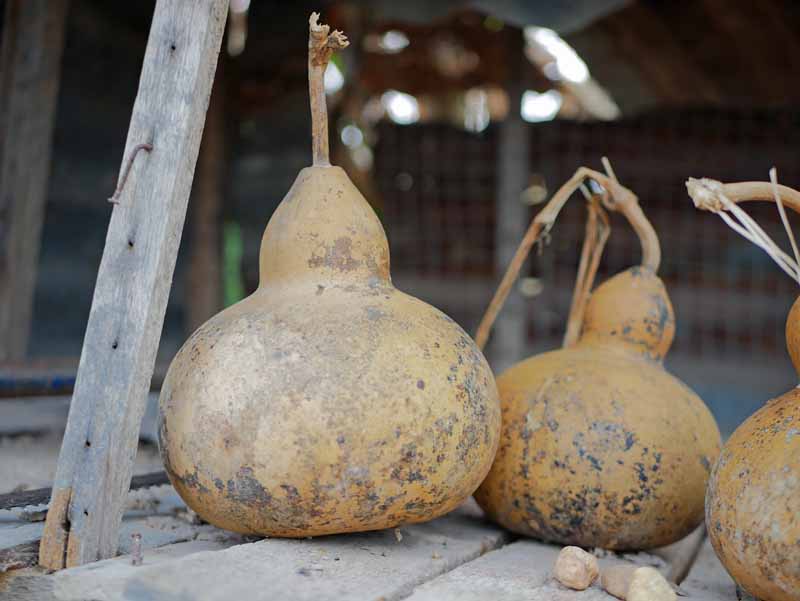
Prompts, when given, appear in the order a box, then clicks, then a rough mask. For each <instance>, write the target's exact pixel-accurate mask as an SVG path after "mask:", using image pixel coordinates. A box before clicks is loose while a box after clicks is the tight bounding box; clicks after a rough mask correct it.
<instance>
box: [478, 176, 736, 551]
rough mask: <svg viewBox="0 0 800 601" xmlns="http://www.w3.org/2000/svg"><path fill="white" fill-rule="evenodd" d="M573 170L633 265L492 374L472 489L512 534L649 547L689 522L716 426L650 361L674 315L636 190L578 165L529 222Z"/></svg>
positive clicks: (712, 455)
mask: <svg viewBox="0 0 800 601" xmlns="http://www.w3.org/2000/svg"><path fill="white" fill-rule="evenodd" d="M586 177H589V178H591V179H593V180H595V181H596V182H599V183H601V184H602V186H603V187H604V188H605V190H606V191H607V192H608V193H609V194H610V199H609V202H610V206H612V208H615V209H617V210H620V211H622V212H623V213H624V214H625V215H626V217H627V218H628V219H629V221H630V222H631V223H632V225H633V226H634V228H635V229H636V231H637V233H638V234H639V236H640V239H641V240H642V246H643V255H644V256H643V260H642V265H640V266H637V267H633V268H630V269H628V270H626V271H624V272H622V273H620V274H617V275H616V276H614V277H612V278H611V279H609V280H608V281H606V282H605V283H603V284H602V285H600V286H599V287H598V288H597V289H596V290H594V292H593V293H592V294H591V297H590V298H589V300H588V304H587V305H586V308H585V320H584V322H583V329H582V332H580V336H579V337H578V339H577V341H576V343H575V344H574V345H572V346H569V347H567V348H563V349H560V350H556V351H552V352H547V353H543V354H541V355H537V356H534V357H530V358H529V359H526V360H524V361H522V362H520V363H518V364H516V365H514V366H512V367H511V368H510V369H508V370H507V371H505V372H504V373H503V374H501V375H500V376H499V377H498V380H497V383H498V388H499V390H500V399H501V406H502V411H503V428H502V434H501V439H500V447H499V449H498V452H497V457H496V458H495V461H494V464H493V466H492V469H491V470H490V472H489V475H488V476H487V477H486V480H485V481H484V482H483V483H482V484H481V486H480V488H479V489H478V491H477V493H476V495H475V497H476V499H477V501H478V503H479V504H480V505H481V507H483V509H484V510H485V511H486V512H487V513H488V515H489V516H490V517H491V518H492V519H493V520H494V521H496V522H498V523H499V524H501V525H503V526H505V527H506V528H508V529H510V530H512V531H514V532H518V533H520V534H525V535H529V536H534V537H537V538H541V539H544V540H548V541H554V542H558V543H561V544H568V545H577V546H581V547H603V548H608V549H643V548H650V547H657V546H661V545H666V544H669V543H672V542H674V541H676V540H678V539H680V538H682V537H683V536H685V535H686V534H688V533H689V532H690V531H691V530H692V529H693V528H695V527H696V526H697V525H698V524H700V523H701V522H702V520H703V497H704V492H705V487H706V482H707V479H708V475H709V471H710V469H711V466H712V465H713V463H714V461H715V460H716V458H717V454H718V452H719V447H720V435H719V431H718V429H717V426H716V423H715V421H714V419H713V417H712V416H711V414H710V412H709V411H708V409H707V408H706V406H705V405H704V404H703V402H702V400H700V398H698V396H697V395H696V394H694V393H693V392H692V391H691V390H690V389H689V388H688V387H687V386H685V385H684V384H683V383H681V382H680V381H679V380H677V379H676V378H675V377H673V376H672V375H670V374H669V373H668V372H667V371H666V370H665V369H664V366H663V363H662V362H663V359H664V356H665V354H666V353H667V351H668V350H669V347H670V344H671V343H672V338H673V335H674V331H675V320H674V315H673V312H672V306H671V304H670V301H669V297H668V296H667V292H666V290H665V289H664V285H663V283H662V282H661V280H660V279H659V278H658V276H657V275H656V270H657V268H658V263H659V257H660V251H659V247H658V240H657V238H656V236H655V232H654V231H653V229H652V227H651V226H650V223H649V222H648V221H647V219H646V218H645V217H644V215H643V214H642V212H641V209H640V208H639V205H638V203H637V202H636V197H635V196H634V195H633V194H632V193H631V192H630V191H629V190H627V189H625V188H623V187H622V186H620V185H619V184H618V183H617V182H616V180H615V179H613V178H610V177H606V176H604V175H602V174H599V173H597V172H593V171H589V170H580V171H578V174H576V177H575V178H573V179H572V180H570V182H568V184H567V185H565V187H564V188H562V189H561V190H560V191H559V192H558V193H557V194H556V196H555V197H554V198H553V201H551V203H550V205H548V207H546V208H545V209H544V210H543V211H542V212H541V213H540V214H539V216H537V219H536V220H535V221H534V224H533V225H532V228H531V230H530V231H531V232H534V233H535V236H534V237H536V236H538V231H536V228H537V227H539V229H541V227H542V226H545V227H549V225H551V224H552V223H553V221H554V219H555V215H556V214H557V212H558V210H559V209H560V208H561V206H562V205H563V203H564V201H565V200H566V198H567V197H568V196H569V194H570V193H571V192H572V191H573V190H574V189H575V188H576V187H577V186H578V184H579V183H580V181H581V180H582V179H584V178H586ZM537 222H538V223H539V226H537ZM531 239H532V238H530V237H529V238H528V241H530V240H531ZM525 245H526V242H523V245H522V246H523V247H524V246H525ZM528 247H529V244H528ZM523 258H524V257H523ZM518 263H519V262H517V265H518ZM493 305H494V307H493V308H492V307H490V310H489V311H488V312H487V313H488V314H492V313H494V314H496V308H497V307H496V303H493ZM485 331H486V323H484V324H483V332H485ZM579 331H580V330H579ZM479 340H480V341H481V342H483V341H484V340H485V333H483V334H482V335H480V336H479Z"/></svg>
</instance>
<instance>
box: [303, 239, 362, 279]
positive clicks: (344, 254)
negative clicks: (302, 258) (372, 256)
mask: <svg viewBox="0 0 800 601" xmlns="http://www.w3.org/2000/svg"><path fill="white" fill-rule="evenodd" d="M352 249H353V241H352V240H351V239H350V238H347V237H344V236H343V237H341V238H337V239H336V240H334V242H333V244H332V245H330V246H327V247H326V248H325V253H324V254H323V255H318V254H316V253H314V254H312V255H311V258H310V259H309V260H308V266H309V267H311V268H314V269H317V268H319V267H327V268H328V269H335V270H336V271H342V272H349V271H353V270H355V269H358V268H359V267H360V266H361V261H358V260H357V259H354V258H353V256H352Z"/></svg>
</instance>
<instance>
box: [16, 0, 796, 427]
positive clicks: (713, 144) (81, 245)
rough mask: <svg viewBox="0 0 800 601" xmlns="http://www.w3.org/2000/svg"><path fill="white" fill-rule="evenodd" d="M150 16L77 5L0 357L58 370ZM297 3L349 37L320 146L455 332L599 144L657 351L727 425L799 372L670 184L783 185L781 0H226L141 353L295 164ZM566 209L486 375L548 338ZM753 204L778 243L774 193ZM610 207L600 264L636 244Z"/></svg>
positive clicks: (335, 68)
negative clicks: (200, 125) (651, 275)
mask: <svg viewBox="0 0 800 601" xmlns="http://www.w3.org/2000/svg"><path fill="white" fill-rule="evenodd" d="M3 4H4V3H3V2H0V5H3ZM153 6H154V2H153V1H150V0H141V1H137V2H112V1H108V0H72V2H71V3H70V7H69V11H68V14H67V20H66V33H65V46H64V52H63V59H62V64H61V77H60V89H59V91H58V100H57V112H56V118H55V126H54V131H53V154H52V161H51V165H52V166H51V171H52V175H51V178H50V180H49V184H48V192H47V204H46V210H45V213H44V221H43V228H42V232H41V246H40V249H41V250H40V254H39V258H38V269H37V272H36V278H35V289H34V296H33V317H32V320H31V326H30V336H29V339H28V341H27V344H23V345H19V344H15V345H14V347H13V348H12V347H10V343H9V341H8V339H6V340H5V341H4V340H2V339H0V345H5V347H6V348H5V349H4V355H5V356H6V363H7V364H11V363H13V364H14V365H20V364H22V365H23V366H26V367H31V368H33V367H42V366H44V367H47V368H53V367H59V368H61V369H63V370H65V373H69V372H70V370H73V371H74V369H75V366H76V365H77V359H78V356H79V354H80V350H81V344H82V338H83V332H84V328H85V325H86V320H87V317H88V312H89V308H90V305H91V299H92V290H93V285H94V279H95V276H96V273H97V268H98V265H99V261H100V257H101V254H102V249H103V243H104V240H105V234H106V227H107V223H108V219H109V216H110V213H111V205H110V204H109V203H107V202H106V198H108V196H110V194H111V192H112V191H113V189H114V187H115V185H116V181H117V177H118V173H119V169H120V163H121V161H122V152H123V147H124V143H125V137H126V133H127V126H128V121H129V119H130V112H131V108H132V105H133V101H134V98H135V95H136V90H137V83H138V77H139V72H140V67H141V62H142V57H143V54H144V48H145V44H146V41H147V34H148V30H149V25H150V17H151V15H152V13H153ZM312 10H319V11H321V12H322V14H323V18H324V21H325V22H328V23H330V24H331V25H332V26H333V27H335V28H339V29H342V30H344V31H345V32H346V33H347V34H348V36H349V38H350V40H351V46H350V48H348V49H347V50H346V51H345V52H342V53H341V54H340V55H338V56H336V57H335V60H334V62H333V64H332V65H331V67H330V68H329V72H328V73H327V74H326V87H327V89H328V92H329V110H330V115H331V137H332V140H331V144H332V153H333V157H334V158H333V162H334V163H336V164H339V165H341V166H343V167H344V168H345V169H346V170H347V171H348V173H349V174H350V176H351V178H352V179H353V181H354V182H355V183H356V184H357V185H358V186H359V188H360V189H361V191H362V192H363V193H364V195H365V196H366V197H367V199H368V200H369V201H370V202H371V203H372V204H373V207H374V208H375V210H376V211H377V213H378V215H379V216H380V217H381V219H382V221H383V223H384V225H385V228H386V231H387V234H388V237H389V240H390V244H391V249H392V272H393V276H394V280H395V283H396V284H397V285H398V287H399V288H401V289H403V290H406V291H408V292H410V293H412V294H414V295H416V296H419V297H421V298H423V299H425V300H427V301H428V302H430V303H432V304H434V305H436V306H438V307H439V308H441V309H442V310H443V311H445V312H446V313H448V314H449V315H451V316H452V317H453V318H454V319H456V320H457V321H458V322H459V323H460V324H461V325H462V326H463V327H464V328H465V329H466V330H467V331H469V332H474V329H475V327H476V325H477V323H478V320H479V319H480V317H481V314H482V312H483V310H484V309H485V307H486V305H487V304H488V302H489V299H490V298H491V295H492V293H493V291H494V288H495V286H496V285H497V283H498V281H499V278H500V276H501V275H502V272H503V270H504V268H505V265H506V263H507V261H508V259H509V258H510V255H511V254H512V253H513V251H514V249H515V248H516V245H517V243H518V241H519V239H520V238H521V236H522V234H523V232H524V231H525V229H526V227H527V225H528V223H529V221H530V219H531V218H532V217H533V215H535V213H536V211H537V210H538V209H539V207H538V206H537V203H539V202H541V200H542V199H543V198H546V196H547V195H549V194H552V192H553V191H554V190H555V189H557V188H558V187H559V186H560V185H561V184H562V183H563V182H564V181H565V180H566V179H567V178H568V177H569V176H571V175H572V174H573V173H574V171H575V170H576V169H577V168H578V167H579V166H581V165H586V166H590V167H593V168H599V167H600V158H601V157H602V156H604V155H606V156H608V157H609V158H610V160H611V162H612V164H613V166H614V168H615V170H616V173H617V175H618V177H619V179H620V181H621V182H622V183H623V184H624V185H626V186H627V187H629V188H631V189H632V190H633V191H635V192H636V193H637V194H638V195H639V198H640V200H641V203H642V205H643V208H644V210H645V212H646V213H647V215H648V216H649V217H650V219H651V220H652V222H653V224H654V226H655V228H656V230H657V232H658V234H659V236H660V239H661V244H662V250H663V255H664V258H663V263H662V269H661V275H662V278H663V279H664V281H665V283H666V285H667V288H668V290H669V292H670V295H671V298H672V301H673V304H674V307H675V312H676V315H677V328H678V329H677V336H676V341H675V344H674V346H673V350H672V352H671V354H670V355H669V357H668V360H667V364H668V367H669V368H670V369H671V370H673V371H674V372H675V373H676V374H677V375H678V376H679V377H680V378H682V379H683V380H684V381H685V382H687V383H688V384H689V385H690V386H691V387H692V388H694V389H695V390H696V391H697V392H698V393H699V394H700V395H701V396H702V397H703V398H704V399H705V400H706V402H707V403H708V404H709V405H710V406H711V407H712V410H713V411H714V412H715V414H716V415H717V418H718V420H719V421H720V425H721V428H722V429H723V431H725V432H726V433H729V432H730V431H731V430H732V429H733V428H734V427H735V426H736V425H737V424H738V423H739V422H740V421H741V420H742V419H744V418H745V417H746V416H747V415H749V414H750V413H751V412H752V411H753V410H754V409H755V408H756V407H757V406H759V405H760V404H761V403H763V401H764V400H766V399H767V398H769V397H770V396H771V395H774V394H778V393H780V392H782V391H784V390H786V389H787V388H788V387H790V386H793V385H795V384H796V380H797V377H796V375H795V374H794V371H793V369H792V367H791V364H790V362H789V359H788V356H787V354H786V351H785V348H784V337H783V326H784V320H785V317H786V315H787V312H788V309H789V307H790V305H791V303H792V302H793V301H794V300H795V298H796V296H797V290H796V286H795V285H794V284H793V283H792V281H791V280H790V279H789V278H788V277H786V276H785V275H783V274H782V273H781V272H780V271H779V270H778V269H777V268H776V267H775V266H774V265H773V264H772V262H771V261H770V260H769V258H768V257H767V256H766V255H764V254H763V253H761V252H760V251H758V250H757V249H755V248H754V247H753V245H751V244H749V243H747V242H745V241H744V240H742V239H739V238H737V237H736V236H735V234H733V233H732V232H731V231H730V229H729V228H727V227H725V226H724V225H723V224H722V223H721V222H720V221H719V219H718V218H717V217H715V216H713V215H710V214H706V213H700V212H698V211H696V210H695V209H694V208H693V206H692V204H691V201H690V200H689V198H688V196H687V194H686V191H685V187H684V182H685V180H686V178H687V177H689V176H694V177H699V176H707V177H713V178H716V179H720V180H723V181H730V180H748V179H757V180H765V179H767V178H768V169H769V168H770V167H771V166H773V165H774V166H776V167H777V169H778V174H779V178H780V180H781V182H782V183H784V184H787V185H790V186H794V187H798V186H800V151H799V150H798V146H797V143H796V141H795V139H796V138H798V137H799V135H800V112H799V111H798V103H799V102H800V81H799V80H798V79H797V77H795V75H796V74H797V73H798V72H800V33H798V32H800V5H798V4H797V3H795V2H791V1H790V0H762V1H760V2H723V1H720V0H697V1H695V2H670V1H668V0H639V1H626V0H571V1H562V2H531V1H529V0H528V1H526V0H505V1H497V2H488V1H484V2H457V1H454V0H450V1H445V0H439V1H434V0H404V1H403V2H396V1H390V0H380V1H375V2H367V1H363V2H357V1H328V0H318V1H317V2H313V3H310V2H305V1H297V2H274V1H267V0H259V1H254V2H252V3H251V2H249V1H248V0H232V1H231V15H230V18H229V23H228V31H227V35H226V40H225V41H224V42H223V52H222V54H221V57H220V58H221V60H220V68H219V69H218V72H217V80H216V82H215V89H214V93H213V95H212V100H211V104H210V109H209V113H208V118H207V122H206V128H205V133H204V138H203V143H202V148H201V152H200V158H199V160H198V164H197V170H196V173H195V180H194V189H193V197H192V200H191V201H190V205H189V214H188V216H187V220H186V227H185V229H184V234H183V240H182V243H181V253H180V256H179V259H178V264H177V269H176V272H175V280H174V285H173V289H172V295H171V298H170V304H169V308H168V311H167V318H166V322H165V325H164V332H163V338H162V343H161V349H160V352H159V365H164V364H166V363H167V362H168V361H169V359H170V358H171V357H172V355H173V354H174V352H175V351H176V350H177V348H178V347H179V346H180V344H182V342H183V341H184V340H185V338H186V337H187V335H188V334H189V333H190V332H191V331H192V330H193V329H194V328H195V327H197V326H198V325H199V324H200V323H202V322H203V321H204V320H205V319H207V318H208V317H209V316H211V315H212V314H213V313H216V312H217V311H218V310H219V309H220V308H221V307H222V306H224V305H227V304H230V303H232V302H235V301H236V300H238V299H239V298H241V297H242V296H243V295H245V294H248V293H249V292H251V291H252V290H253V289H254V288H255V286H256V285H257V275H258V265H257V260H258V248H259V244H260V240H261V235H262V233H263V230H264V227H265V225H266V223H267V221H268V219H269V217H270V214H271V212H272V211H273V210H274V208H275V207H276V206H277V205H278V203H279V202H280V200H281V199H282V197H283V195H284V194H285V193H286V191H287V190H288V189H289V186H290V185H291V183H292V181H293V179H294V177H295V176H296V174H297V172H298V171H299V170H300V169H301V168H302V167H304V166H307V165H308V164H309V163H310V156H311V149H310V119H309V111H308V97H307V79H306V78H307V75H306V47H307V33H306V32H307V18H308V14H309V13H310V12H311V11H312ZM5 12H6V11H5V10H4V11H0V14H3V13H5ZM6 18H8V17H6ZM287 24H289V26H288V27H287ZM765 31H769V32H770V34H769V36H766V35H764V34H763V32H765ZM0 81H1V80H0ZM583 205H584V203H583V201H582V200H581V199H580V197H579V196H577V195H576V197H575V198H574V199H573V201H572V202H571V203H570V205H568V207H567V209H566V210H565V211H564V212H563V213H562V215H561V217H560V219H559V221H558V222H557V224H556V226H555V228H554V229H553V231H552V241H551V243H550V244H549V246H547V247H545V248H544V250H543V252H542V253H541V254H540V255H537V254H535V253H534V255H532V258H531V260H530V261H529V262H528V263H527V265H526V268H525V277H524V278H523V279H521V280H520V282H519V284H518V286H517V287H516V289H515V291H514V293H513V295H512V298H511V299H510V301H509V303H508V305H507V308H506V310H505V311H504V313H503V317H502V323H501V324H500V325H499V330H498V331H499V332H501V333H502V336H496V337H495V339H493V340H492V341H491V342H490V345H489V347H488V349H487V353H488V355H489V358H490V361H491V362H492V364H493V366H494V367H495V368H496V369H502V368H503V367H505V366H508V365H509V364H510V363H512V362H514V361H516V360H518V359H519V358H521V357H523V356H526V355H529V354H532V353H534V352H539V351H542V350H545V349H551V348H556V347H558V346H559V345H560V343H561V338H562V336H563V330H564V326H565V323H566V316H567V313H568V310H569V300H570V295H571V291H572V286H573V283H574V277H575V273H576V267H577V262H578V258H579V252H580V245H581V241H582V237H583V223H584V220H585V215H586V213H585V208H584V206H583ZM747 210H748V211H749V212H751V214H752V215H753V216H754V217H755V218H756V219H757V220H758V221H759V223H761V224H762V226H763V227H764V229H765V230H767V231H768V232H769V233H770V234H771V235H773V236H774V237H775V238H776V239H778V240H783V239H784V235H783V233H782V229H781V226H780V219H779V216H778V214H777V212H776V211H775V208H774V207H773V206H748V207H747ZM611 217H612V234H611V239H610V241H609V243H608V246H607V249H606V253H605V256H604V259H603V262H602V265H601V269H600V272H599V274H598V280H602V279H604V278H605V277H607V276H608V275H610V274H613V273H615V272H617V271H619V270H621V269H624V268H626V267H628V266H631V265H633V264H636V263H637V262H638V261H639V258H640V256H639V249H638V243H637V241H636V238H635V236H634V235H633V233H632V232H631V231H630V229H629V227H628V226H627V224H626V223H625V222H624V220H623V219H621V218H620V217H619V216H618V215H612V216H611ZM3 219H4V215H3V214H2V212H0V237H2V236H3V235H5V234H4V231H3V227H2V225H3ZM32 235H33V234H32ZM500 338H502V340H499V339H500ZM644 401H646V400H644Z"/></svg>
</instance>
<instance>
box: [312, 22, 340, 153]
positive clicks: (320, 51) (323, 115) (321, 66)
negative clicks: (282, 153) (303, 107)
mask: <svg viewBox="0 0 800 601" xmlns="http://www.w3.org/2000/svg"><path fill="white" fill-rule="evenodd" d="M308 30H309V33H308V90H309V95H310V98H311V137H312V147H313V154H314V165H318V166H328V165H330V164H331V163H330V156H329V155H330V153H329V151H328V108H327V106H326V105H325V69H326V68H327V66H328V62H329V61H330V60H331V55H332V54H333V52H334V51H335V50H341V49H342V48H347V46H348V45H349V44H350V42H348V41H347V37H346V36H345V35H344V34H343V33H342V32H341V31H334V32H333V33H331V32H330V31H331V28H330V27H328V26H327V25H321V24H320V23H319V13H311V16H310V17H309V18H308Z"/></svg>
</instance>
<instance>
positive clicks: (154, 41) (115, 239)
mask: <svg viewBox="0 0 800 601" xmlns="http://www.w3.org/2000/svg"><path fill="white" fill-rule="evenodd" d="M227 10H228V2H227V0H159V1H158V2H157V4H156V8H155V13H154V15H153V21H152V25H151V28H150V36H149V39H148V43H147V50H146V51H145V57H144V63H143V66H142V74H141V78H140V81H139V90H138V93H137V97H136V102H135V104H134V107H133V115H132V117H131V123H130V128H129V130H128V137H127V141H126V145H125V153H124V155H123V158H122V167H121V171H122V169H123V168H124V165H125V164H126V163H127V160H128V156H129V154H130V152H131V150H132V149H133V148H134V147H135V146H137V145H138V144H142V143H151V144H152V145H153V150H152V151H151V152H149V153H144V152H140V153H139V154H138V155H137V157H136V160H135V161H134V163H133V167H132V169H131V171H130V174H129V176H128V179H127V183H126V185H125V187H124V189H123V190H122V192H121V194H120V196H119V204H117V205H115V206H114V210H113V213H112V215H111V221H110V223H109V227H108V234H107V237H106V243H105V249H104V251H103V258H102V260H101V263H100V269H99V272H98V276H97V283H96V286H95V291H94V297H93V299H92V308H91V311H90V314H89V322H88V325H87V328H86V336H85V339H84V345H83V350H82V352H81V359H80V364H79V367H78V376H77V380H76V383H75V391H74V394H73V400H72V406H71V408H70V415H69V420H68V422H67V429H66V432H65V434H64V441H63V444H62V448H61V454H60V456H59V463H58V469H57V471H56V477H55V483H54V487H53V501H52V502H51V506H50V511H49V513H48V516H47V522H46V527H45V533H44V536H43V539H42V546H41V551H40V563H41V565H43V566H44V567H47V568H49V569H60V568H62V567H64V566H65V565H66V566H74V565H79V564H83V563H87V562H90V561H95V560H97V559H101V558H106V557H111V556H113V555H114V553H115V552H116V550H117V533H118V531H119V525H120V521H121V519H122V511H123V507H124V502H125V497H126V493H127V490H128V486H129V484H130V479H131V472H132V468H133V460H134V456H135V451H136V441H137V438H138V434H139V424H140V422H141V419H142V414H143V412H144V409H145V401H146V398H147V390H148V387H149V384H150V377H151V375H152V372H153V366H154V362H155V355H156V350H157V348H158V342H159V338H160V335H161V328H162V326H163V321H164V312H165V310H166V304H167V298H168V296H169V291H170V287H171V284H172V275H173V272H174V268H175V259H176V256H177V251H178V245H179V243H180V239H181V232H182V229H183V222H184V219H185V216H186V206H187V202H188V198H189V192H190V188H191V184H192V178H193V176H194V167H195V162H196V160H197V153H198V148H199V144H200V138H201V135H202V131H203V123H204V120H205V113H206V109H207V106H208V99H209V95H210V92H211V85H212V81H213V79H214V72H215V69H216V64H217V55H218V53H219V47H220V42H221V39H222V33H223V30H224V26H225V19H226V16H227Z"/></svg>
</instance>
